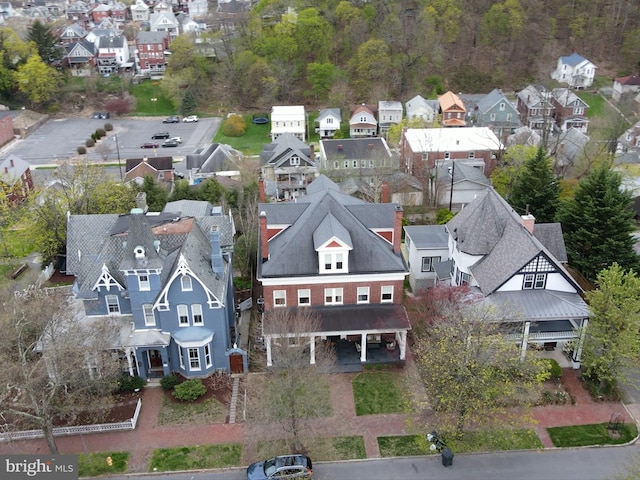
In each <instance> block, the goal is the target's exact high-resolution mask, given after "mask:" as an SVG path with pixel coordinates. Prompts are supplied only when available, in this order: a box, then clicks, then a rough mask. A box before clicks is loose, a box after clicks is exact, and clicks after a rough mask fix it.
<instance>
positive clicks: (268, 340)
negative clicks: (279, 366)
mask: <svg viewBox="0 0 640 480" xmlns="http://www.w3.org/2000/svg"><path fill="white" fill-rule="evenodd" d="M264 347H265V348H266V349H267V367H272V366H273V361H272V359H271V337H269V336H265V337H264Z"/></svg>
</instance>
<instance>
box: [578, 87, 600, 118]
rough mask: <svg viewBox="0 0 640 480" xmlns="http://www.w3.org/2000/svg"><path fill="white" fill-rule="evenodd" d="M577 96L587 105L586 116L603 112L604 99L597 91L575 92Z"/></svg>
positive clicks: (593, 115) (594, 115)
mask: <svg viewBox="0 0 640 480" xmlns="http://www.w3.org/2000/svg"><path fill="white" fill-rule="evenodd" d="M577 95H578V97H580V98H581V99H582V100H583V101H585V102H587V105H589V110H588V112H587V113H588V116H589V118H592V117H599V116H601V115H602V114H603V113H604V108H605V107H604V106H605V101H604V98H602V96H601V95H599V94H597V93H588V92H582V91H581V92H577Z"/></svg>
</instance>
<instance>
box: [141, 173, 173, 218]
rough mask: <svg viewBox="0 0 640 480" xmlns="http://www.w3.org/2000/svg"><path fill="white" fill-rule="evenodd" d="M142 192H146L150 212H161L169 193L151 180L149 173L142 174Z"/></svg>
mask: <svg viewBox="0 0 640 480" xmlns="http://www.w3.org/2000/svg"><path fill="white" fill-rule="evenodd" d="M140 190H141V191H142V192H145V193H146V194H147V205H148V206H149V211H151V212H161V211H162V209H163V208H164V206H165V205H166V204H167V199H168V197H169V194H168V193H167V191H166V190H165V189H164V188H162V187H161V186H160V185H158V184H157V183H156V182H154V181H153V178H152V177H151V176H150V175H145V176H144V182H143V183H142V187H141V188H140Z"/></svg>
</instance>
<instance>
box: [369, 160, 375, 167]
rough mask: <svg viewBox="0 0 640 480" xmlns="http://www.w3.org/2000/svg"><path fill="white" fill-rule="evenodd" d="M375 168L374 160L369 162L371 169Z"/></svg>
mask: <svg viewBox="0 0 640 480" xmlns="http://www.w3.org/2000/svg"><path fill="white" fill-rule="evenodd" d="M373 166H374V163H373V160H369V168H373Z"/></svg>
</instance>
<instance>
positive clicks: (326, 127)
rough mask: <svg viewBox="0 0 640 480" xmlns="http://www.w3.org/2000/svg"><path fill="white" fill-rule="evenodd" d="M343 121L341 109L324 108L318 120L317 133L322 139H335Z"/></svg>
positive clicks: (316, 122)
mask: <svg viewBox="0 0 640 480" xmlns="http://www.w3.org/2000/svg"><path fill="white" fill-rule="evenodd" d="M341 121H342V119H341V117H340V109H339V108H324V109H322V110H320V114H319V115H318V117H317V118H316V121H315V124H316V128H315V131H316V133H317V134H318V135H320V138H333V136H334V135H335V134H336V131H337V130H340V122H341Z"/></svg>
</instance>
